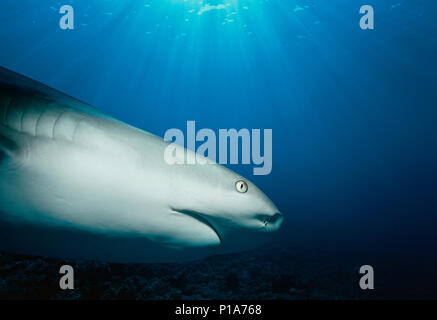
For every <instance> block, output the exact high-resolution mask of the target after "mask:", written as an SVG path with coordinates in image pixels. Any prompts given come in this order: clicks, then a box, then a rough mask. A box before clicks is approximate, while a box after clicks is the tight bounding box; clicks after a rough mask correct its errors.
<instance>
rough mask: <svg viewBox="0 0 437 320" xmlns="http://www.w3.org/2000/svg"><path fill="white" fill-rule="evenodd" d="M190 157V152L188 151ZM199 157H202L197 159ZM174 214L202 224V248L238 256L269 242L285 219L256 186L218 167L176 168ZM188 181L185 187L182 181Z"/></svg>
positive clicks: (193, 166) (187, 166)
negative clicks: (239, 253) (232, 253)
mask: <svg viewBox="0 0 437 320" xmlns="http://www.w3.org/2000/svg"><path fill="white" fill-rule="evenodd" d="M188 153H190V151H188ZM197 156H198V155H197ZM172 169H174V174H173V175H172V177H173V179H174V181H173V183H171V187H170V188H171V189H172V191H171V193H172V194H173V197H172V201H171V205H170V210H171V211H172V212H174V213H175V214H181V215H186V216H189V217H191V218H193V219H195V220H197V222H199V223H201V224H202V225H203V226H204V227H205V228H203V231H202V232H203V233H204V234H202V232H200V231H199V230H198V232H199V233H198V236H199V238H204V239H206V240H205V242H204V243H203V244H202V243H199V245H205V246H209V245H213V246H218V247H220V252H235V251H241V250H245V249H249V248H252V247H255V246H257V245H259V244H262V243H263V242H265V241H267V240H269V239H270V238H271V236H272V235H273V234H274V233H275V232H276V231H277V230H279V228H280V226H281V224H282V221H283V215H282V213H281V212H280V211H279V209H278V208H277V207H276V206H275V204H274V203H273V202H272V201H271V200H270V199H269V198H268V197H267V196H266V195H265V194H264V193H263V192H262V191H261V190H260V189H259V188H257V187H256V186H255V185H254V184H253V183H252V182H250V181H249V180H248V179H246V178H244V177H242V176H240V175H238V174H237V173H235V172H233V171H231V170H229V169H227V168H226V167H223V166H221V165H218V164H215V163H208V164H203V165H197V164H196V165H188V164H185V165H175V168H172ZM181 180H183V181H185V183H184V184H181V183H178V181H181Z"/></svg>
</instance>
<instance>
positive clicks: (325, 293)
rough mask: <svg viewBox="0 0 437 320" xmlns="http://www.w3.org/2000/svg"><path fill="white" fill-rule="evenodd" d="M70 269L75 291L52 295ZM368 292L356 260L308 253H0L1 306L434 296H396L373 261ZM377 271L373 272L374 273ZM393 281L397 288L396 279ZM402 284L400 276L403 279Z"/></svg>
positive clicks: (422, 292) (385, 271)
mask: <svg viewBox="0 0 437 320" xmlns="http://www.w3.org/2000/svg"><path fill="white" fill-rule="evenodd" d="M63 264H70V265H72V266H73V268H74V276H75V289H74V290H66V291H62V290H60V288H59V284H58V282H59V278H60V276H61V275H59V273H58V272H59V268H60V266H61V265H63ZM376 264H377V266H378V268H377V270H378V271H376V270H375V274H376V275H375V289H374V290H367V291H363V290H361V289H360V288H359V285H358V281H359V278H360V274H359V273H358V269H359V266H360V264H359V261H357V260H355V259H353V258H350V257H347V256H344V257H342V258H339V257H338V256H336V257H335V258H334V257H333V255H332V254H327V253H323V252H315V251H314V250H306V251H305V250H296V249H292V248H286V249H278V248H276V249H275V250H266V249H265V248H264V249H263V250H256V251H250V252H245V253H239V254H232V255H223V256H214V257H210V258H208V259H205V260H201V261H193V262H188V263H187V262H186V263H178V264H131V265H124V264H114V263H104V262H90V261H65V260H59V259H49V258H42V257H28V256H18V255H10V254H0V299H385V298H403V297H405V298H411V297H412V298H424V297H425V298H426V297H431V296H432V295H433V292H432V286H431V287H430V289H429V290H430V291H427V289H426V288H423V287H421V286H420V285H417V286H418V287H417V288H416V291H414V290H411V289H408V288H406V289H405V290H406V291H405V290H402V289H401V288H397V287H396V285H399V283H401V284H402V272H400V273H398V274H396V273H394V272H392V270H391V269H390V266H389V265H387V266H386V267H384V264H383V263H380V262H376ZM377 272H378V273H377ZM398 276H399V277H401V278H400V280H401V281H398V280H399V278H397V277H398ZM404 278H405V277H404ZM413 283H414V282H413Z"/></svg>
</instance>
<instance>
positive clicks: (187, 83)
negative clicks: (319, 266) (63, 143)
mask: <svg viewBox="0 0 437 320" xmlns="http://www.w3.org/2000/svg"><path fill="white" fill-rule="evenodd" d="M205 3H210V4H219V3H229V4H230V6H229V7H227V8H226V9H221V10H211V11H208V12H204V13H203V14H201V15H199V14H197V13H198V11H199V9H200V5H199V3H198V1H186V2H184V1H182V0H147V1H145V0H141V1H140V0H113V1H109V0H108V1H97V0H87V1H78V0H76V1H67V0H66V1H63V3H62V4H71V5H72V6H73V7H74V9H75V27H76V28H75V30H73V31H63V30H61V29H60V28H59V26H58V23H59V18H60V14H59V13H58V10H59V1H51V0H47V1H31V0H20V1H18V0H13V1H12V0H3V1H1V2H0V43H1V50H0V65H1V66H3V67H7V68H10V69H12V70H14V71H17V72H19V73H22V74H25V75H27V76H30V77H32V78H34V79H37V80H39V81H41V82H43V83H45V84H47V85H49V86H52V87H54V88H56V89H59V90H61V91H64V92H66V93H68V94H70V95H72V96H74V97H77V98H79V99H81V100H83V101H86V102H88V103H90V104H92V105H93V106H95V107H97V108H99V109H101V110H103V111H105V112H107V113H108V114H110V115H112V116H114V117H116V118H119V119H121V120H123V121H126V122H128V123H130V124H132V125H135V126H138V127H140V128H142V129H144V130H147V131H150V132H152V133H155V134H157V135H160V136H163V134H164V132H165V130H167V129H168V128H174V127H175V128H181V129H183V130H185V126H186V121H187V120H196V125H197V128H198V129H200V128H203V127H208V128H212V129H214V130H218V129H219V128H237V129H239V128H249V129H250V128H261V129H263V128H271V129H273V171H272V173H271V174H270V175H268V176H252V166H230V167H231V169H233V170H235V171H237V172H239V173H241V174H243V175H245V176H246V177H248V178H249V179H251V180H252V181H253V182H254V183H256V184H257V185H258V186H259V187H260V188H261V189H262V190H263V191H265V193H266V194H267V195H268V196H269V197H270V198H271V199H272V200H273V201H274V202H275V203H276V204H277V206H278V207H279V208H280V210H281V211H282V212H283V213H284V214H285V217H286V219H285V223H284V227H283V229H282V231H281V233H280V235H279V237H278V239H277V240H276V242H275V243H273V244H272V245H271V247H270V249H271V248H278V247H281V248H284V247H285V248H287V247H289V248H292V250H308V251H310V252H311V251H313V250H319V249H322V250H325V251H327V252H329V254H330V255H332V256H333V257H335V256H341V257H342V259H349V257H351V256H354V259H356V260H357V261H358V262H357V263H358V264H359V265H360V264H374V265H375V264H376V265H378V263H384V265H385V266H389V267H388V270H393V272H395V270H397V271H398V272H399V275H400V277H401V278H402V279H404V280H405V279H407V280H408V284H409V288H410V289H411V288H414V289H415V290H419V291H420V288H421V286H424V285H428V286H430V287H432V286H433V283H432V281H435V277H434V278H433V277H430V276H428V274H429V273H433V272H434V269H435V268H437V261H436V258H437V255H436V248H437V241H436V226H437V215H436V208H437V206H436V198H437V197H436V191H437V188H436V183H435V180H436V177H437V175H436V173H437V172H436V171H437V166H436V164H435V163H436V157H435V156H436V146H437V143H436V142H437V135H436V133H435V123H436V120H437V111H436V95H437V90H436V81H435V78H436V63H435V57H436V44H437V42H436V39H437V37H436V35H437V33H436V25H435V21H434V19H435V16H434V14H433V13H434V12H435V10H434V9H435V8H434V5H433V1H425V0H418V1H412V0H411V1H408V0H397V1H391V2H390V1H378V0H373V1H370V2H366V3H363V1H356V0H335V1H322V0H313V1H304V0H302V1H285V0H276V1H274V0H270V1H255V0H254V1H249V0H247V1H244V0H240V1H237V0H235V1H223V2H222V1H210V2H205ZM145 4H148V6H145ZM363 4H371V5H373V6H374V9H375V30H372V31H369V30H367V31H363V30H361V29H360V28H359V25H358V21H359V18H360V15H359V8H360V6H361V5H363ZM300 9H302V10H300ZM191 10H193V11H191ZM232 12H235V13H236V14H232ZM230 20H231V21H230ZM271 250H272V251H273V252H272V254H274V250H273V249H271ZM290 250H291V249H290ZM361 262H362V263H361ZM339 263H341V262H339ZM407 280H405V281H407ZM394 282H396V281H394Z"/></svg>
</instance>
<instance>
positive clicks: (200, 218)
mask: <svg viewBox="0 0 437 320" xmlns="http://www.w3.org/2000/svg"><path fill="white" fill-rule="evenodd" d="M171 210H172V211H173V212H176V213H179V214H184V215H186V216H189V217H191V218H193V219H196V220H197V221H199V222H200V223H203V224H204V225H206V226H207V227H209V228H210V229H211V230H212V231H214V232H215V234H216V235H217V238H218V239H219V240H220V244H222V243H223V240H222V238H221V236H220V233H219V232H218V231H217V229H216V228H215V227H214V226H213V225H212V223H211V222H209V220H208V219H206V218H205V216H204V215H203V214H202V213H199V212H196V211H192V210H185V209H174V208H172V209H171Z"/></svg>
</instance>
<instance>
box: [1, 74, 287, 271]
mask: <svg viewBox="0 0 437 320" xmlns="http://www.w3.org/2000/svg"><path fill="white" fill-rule="evenodd" d="M168 145H169V142H168V141H165V140H163V139H162V138H161V137H159V136H156V135H153V134H151V133H148V132H146V131H143V130H141V129H138V128H136V127H133V126H131V125H129V124H126V123H124V122H122V121H119V120H117V119H115V118H113V117H111V116H109V115H107V114H105V113H104V112H101V111H99V110H97V109H96V108H94V107H92V106H90V105H88V104H86V103H84V102H82V101H80V100H78V99H75V98H73V97H71V96H69V95H67V94H64V93H62V92H60V91H57V90H55V89H53V88H50V87H48V86H46V85H44V84H42V83H40V82H38V81H35V80H33V79H30V78H28V77H26V76H23V75H20V74H18V73H15V72H13V71H11V70H8V69H5V68H0V250H1V251H3V252H11V253H17V254H26V255H36V256H47V257H56V258H65V259H81V260H96V261H107V262H117V263H151V262H180V261H187V260H194V259H201V258H204V257H208V256H210V255H215V254H224V253H231V252H239V251H244V250H249V249H251V248H255V247H257V246H259V245H261V244H263V243H265V242H266V241H268V240H269V239H271V237H272V235H274V234H275V233H276V232H277V231H278V230H279V229H280V226H281V224H282V222H283V214H282V213H281V212H280V211H279V210H278V208H277V207H276V206H275V204H274V203H273V202H272V201H271V200H270V199H269V198H268V197H267V196H266V195H265V194H264V193H263V192H262V191H261V190H260V189H258V188H257V187H256V186H255V185H254V184H253V183H252V182H250V181H249V180H248V179H246V178H244V177H242V176H240V175H238V174H237V173H235V172H233V171H231V170H230V169H228V168H226V167H224V166H221V165H219V164H217V163H211V161H207V164H198V163H196V164H175V165H169V164H168V163H167V162H166V161H165V160H164V153H165V150H166V147H167V146H168ZM180 148H182V150H183V152H177V153H176V154H179V156H183V157H184V158H185V159H187V158H189V157H197V159H198V157H199V156H200V155H199V154H196V153H195V152H193V151H191V150H187V149H185V148H183V147H180ZM179 151H181V150H179ZM184 163H187V161H185V162H184Z"/></svg>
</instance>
